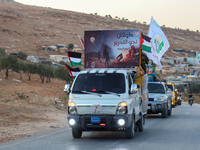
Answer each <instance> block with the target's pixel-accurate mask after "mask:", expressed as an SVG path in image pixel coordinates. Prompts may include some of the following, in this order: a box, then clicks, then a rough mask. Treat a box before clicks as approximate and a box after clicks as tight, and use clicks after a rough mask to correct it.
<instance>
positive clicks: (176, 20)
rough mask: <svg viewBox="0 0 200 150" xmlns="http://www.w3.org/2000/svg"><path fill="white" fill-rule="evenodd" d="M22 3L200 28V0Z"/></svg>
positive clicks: (25, 0) (23, 0)
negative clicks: (152, 19)
mask: <svg viewBox="0 0 200 150" xmlns="http://www.w3.org/2000/svg"><path fill="white" fill-rule="evenodd" d="M15 1H16V2H20V3H22V4H28V5H35V6H43V7H51V8H56V9H63V10H70V11H75V12H82V13H87V14H90V13H92V14H94V13H97V14H98V15H100V16H105V15H111V16H112V17H113V18H114V17H115V16H117V17H120V18H122V17H124V18H125V19H128V20H129V21H135V20H136V21H137V22H140V23H143V22H146V24H147V25H149V24H150V21H151V17H153V18H154V19H155V21H156V22H157V23H158V24H159V26H163V25H165V27H170V28H180V29H184V30H186V29H189V30H190V31H197V30H198V31H200V9H199V8H200V0H162V1H161V0H98V1H96V0H15Z"/></svg>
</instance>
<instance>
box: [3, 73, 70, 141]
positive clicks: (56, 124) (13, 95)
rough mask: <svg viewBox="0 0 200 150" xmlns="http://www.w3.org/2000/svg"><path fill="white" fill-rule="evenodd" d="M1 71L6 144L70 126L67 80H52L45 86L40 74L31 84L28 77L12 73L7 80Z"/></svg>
mask: <svg viewBox="0 0 200 150" xmlns="http://www.w3.org/2000/svg"><path fill="white" fill-rule="evenodd" d="M4 78H5V76H4V72H3V71H1V72H0V130H1V133H0V143H6V142H9V141H13V140H16V139H20V138H23V137H27V136H32V135H33V134H36V133H38V132H41V131H45V130H53V129H55V128H60V127H64V126H66V120H67V115H66V114H67V112H66V109H65V108H66V105H67V95H66V94H64V93H63V88H64V85H65V82H64V81H60V80H56V79H52V81H51V82H50V83H44V84H43V83H41V81H40V78H39V76H38V75H33V76H32V77H31V82H28V81H27V76H26V74H24V76H23V79H22V80H20V81H21V82H16V81H13V79H17V80H19V79H18V78H19V74H17V73H14V72H11V73H10V75H9V79H8V80H5V79H4Z"/></svg>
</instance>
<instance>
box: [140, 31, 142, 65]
mask: <svg viewBox="0 0 200 150" xmlns="http://www.w3.org/2000/svg"><path fill="white" fill-rule="evenodd" d="M141 36H142V32H141V34H140V40H141ZM140 43H141V42H140ZM141 59H142V50H141V45H140V66H141V64H142V60H141Z"/></svg>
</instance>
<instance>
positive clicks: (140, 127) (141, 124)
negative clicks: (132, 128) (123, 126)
mask: <svg viewBox="0 0 200 150" xmlns="http://www.w3.org/2000/svg"><path fill="white" fill-rule="evenodd" d="M144 122H145V118H144V116H142V117H141V118H140V120H138V131H140V132H142V131H143V130H144Z"/></svg>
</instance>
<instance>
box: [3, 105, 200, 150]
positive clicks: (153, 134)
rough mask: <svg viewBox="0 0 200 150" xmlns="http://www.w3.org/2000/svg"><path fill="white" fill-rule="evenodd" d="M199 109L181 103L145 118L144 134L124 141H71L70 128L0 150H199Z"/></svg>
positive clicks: (108, 137) (96, 136)
mask: <svg viewBox="0 0 200 150" xmlns="http://www.w3.org/2000/svg"><path fill="white" fill-rule="evenodd" d="M199 114H200V105H199V104H194V105H192V106H189V104H187V103H183V104H182V105H181V106H178V107H176V108H174V109H173V111H172V116H169V117H168V118H161V116H160V115H148V116H147V119H146V125H145V129H144V131H143V132H136V134H135V138H134V139H126V138H125V135H124V133H123V132H118V133H116V132H83V135H82V138H80V139H74V138H73V137H72V135H71V128H69V127H68V125H66V127H65V128H60V129H56V130H53V131H47V132H42V133H40V134H37V135H34V136H31V137H27V138H23V139H20V140H16V141H12V142H8V143H4V144H1V145H0V150H11V149H13V150H14V149H15V150H27V149H28V150H36V149H41V150H55V149H59V150H80V149H81V150H89V149H95V150H101V149H105V150H114V149H118V150H129V149H131V150H132V149H137V150H155V149H162V150H172V149H173V150H189V149H192V150H198V149H199V148H200V143H199V137H200V131H199V127H200V115H199Z"/></svg>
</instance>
